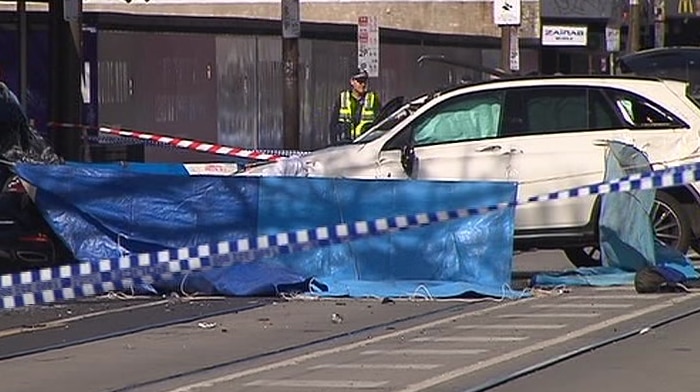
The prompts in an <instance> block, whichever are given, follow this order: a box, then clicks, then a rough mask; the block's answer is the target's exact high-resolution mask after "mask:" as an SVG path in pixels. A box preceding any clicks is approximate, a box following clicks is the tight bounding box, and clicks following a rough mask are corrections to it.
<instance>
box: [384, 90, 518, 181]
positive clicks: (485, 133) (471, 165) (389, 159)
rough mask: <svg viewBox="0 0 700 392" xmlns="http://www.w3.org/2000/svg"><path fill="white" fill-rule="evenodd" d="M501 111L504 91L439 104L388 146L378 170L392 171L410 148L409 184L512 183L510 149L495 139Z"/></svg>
mask: <svg viewBox="0 0 700 392" xmlns="http://www.w3.org/2000/svg"><path fill="white" fill-rule="evenodd" d="M503 106H504V92H502V91H494V92H478V93H471V94H465V95H460V96H457V97H452V98H450V99H447V100H445V101H443V102H440V103H439V104H437V105H436V106H435V107H433V108H432V109H431V110H429V111H427V112H426V113H424V114H423V115H422V116H420V117H418V118H417V119H416V120H415V121H413V122H412V124H411V125H410V126H409V127H408V128H407V129H405V130H404V131H403V132H401V133H400V134H399V135H397V136H396V137H395V138H394V139H393V140H392V141H390V142H389V143H387V145H386V146H385V147H384V148H383V151H382V152H381V154H380V157H379V162H380V166H381V167H382V168H383V169H382V170H384V171H387V172H388V171H392V169H391V168H394V171H395V168H396V166H397V161H398V160H399V159H400V155H401V153H400V149H401V147H402V146H405V145H412V146H413V152H414V160H413V168H412V170H411V173H410V177H411V178H414V179H429V180H508V179H511V178H510V177H511V173H510V150H511V148H510V146H508V145H505V144H503V143H502V142H501V141H500V140H499V139H498V136H499V133H500V129H501V122H502V117H503ZM392 163H393V164H392ZM384 177H386V176H384Z"/></svg>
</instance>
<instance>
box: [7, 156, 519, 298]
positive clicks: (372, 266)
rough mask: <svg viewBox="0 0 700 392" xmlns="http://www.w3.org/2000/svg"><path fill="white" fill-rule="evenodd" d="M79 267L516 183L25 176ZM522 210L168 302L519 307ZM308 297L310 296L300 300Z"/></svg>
mask: <svg viewBox="0 0 700 392" xmlns="http://www.w3.org/2000/svg"><path fill="white" fill-rule="evenodd" d="M17 171H18V174H19V175H20V176H21V177H22V178H23V179H25V180H26V181H28V182H29V183H31V184H33V185H34V186H36V187H37V194H36V203H37V205H38V207H39V209H40V210H41V211H42V212H43V213H44V215H45V217H46V218H47V221H48V222H49V224H50V225H51V226H52V227H53V229H54V230H55V232H56V233H57V234H58V235H59V236H60V237H61V238H62V239H63V240H64V242H65V243H66V245H67V246H68V247H69V248H70V249H71V250H73V251H74V253H75V255H76V257H77V258H79V259H80V260H89V261H96V260H98V259H100V258H112V257H118V256H121V255H123V254H125V253H130V252H139V253H140V252H153V251H158V250H163V249H174V248H181V247H191V246H196V245H199V244H205V243H212V242H218V241H223V240H233V239H239V238H245V237H255V236H258V235H263V234H265V235H267V234H275V233H280V232H290V231H295V230H301V229H312V228H315V227H319V226H328V225H334V224H337V223H349V222H355V221H362V220H373V219H377V218H381V217H392V216H399V215H411V214H416V213H421V212H436V211H443V210H454V209H459V208H471V207H485V206H493V205H497V204H499V203H510V202H513V201H514V198H515V195H516V188H517V186H516V184H515V183H512V182H437V181H396V180H350V179H327V178H302V177H211V176H197V177H193V176H188V175H186V174H183V173H182V172H181V171H179V170H177V169H176V168H173V167H164V166H162V165H158V164H128V165H99V164H97V165H96V164H70V165H54V166H40V165H19V166H18V167H17ZM513 222H514V210H513V208H512V207H511V208H505V209H502V210H499V211H494V212H490V213H488V214H484V215H478V216H473V217H470V218H465V219H459V220H454V221H450V222H445V223H440V224H434V225H430V226H428V227H422V228H418V229H412V230H408V231H403V232H395V233H391V234H384V235H379V236H374V237H371V238H365V239H360V240H356V241H352V242H350V243H346V244H337V245H331V246H327V247H319V248H314V249H310V250H306V251H302V252H297V253H292V254H285V255H275V256H272V257H267V258H262V259H259V260H255V261H253V262H249V263H236V264H234V265H232V266H230V267H226V268H221V269H216V270H212V271H205V272H201V273H193V274H189V275H186V276H185V277H184V281H183V280H182V279H183V278H180V279H179V280H170V281H160V282H157V283H156V284H154V288H155V289H157V290H171V289H177V288H184V289H186V291H187V292H195V291H196V292H200V293H211V294H223V295H266V294H274V293H277V292H279V291H280V290H285V289H294V290H297V291H300V288H304V289H305V290H307V291H312V292H314V293H316V294H319V295H342V296H381V297H385V296H407V295H414V294H416V293H419V294H420V292H421V291H422V293H423V294H425V295H430V296H433V297H453V296H462V295H467V294H477V295H488V296H498V297H501V296H513V295H516V293H513V292H511V291H510V290H509V289H508V285H509V283H510V279H511V272H512V249H513V229H514V227H513ZM301 291H304V290H301Z"/></svg>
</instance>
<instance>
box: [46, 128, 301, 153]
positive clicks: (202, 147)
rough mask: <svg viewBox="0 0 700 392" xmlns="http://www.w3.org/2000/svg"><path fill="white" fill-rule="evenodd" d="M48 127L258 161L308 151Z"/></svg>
mask: <svg viewBox="0 0 700 392" xmlns="http://www.w3.org/2000/svg"><path fill="white" fill-rule="evenodd" d="M49 126H50V127H60V128H78V129H92V130H97V131H98V132H100V133H102V134H105V135H110V136H113V137H120V138H125V139H136V140H139V141H141V142H145V143H149V142H150V143H155V144H160V145H163V146H167V147H173V148H177V149H184V150H191V151H197V152H202V153H207V154H215V155H222V156H230V157H236V158H244V159H250V160H258V161H278V160H280V159H282V158H284V157H288V156H291V155H305V154H308V152H305V151H292V150H269V149H268V150H260V149H258V150H251V149H246V148H242V147H233V146H226V145H223V144H215V143H208V142H203V141H199V140H193V139H184V138H179V137H175V136H167V135H159V134H154V133H149V132H142V131H135V130H128V129H122V128H113V127H108V126H98V127H94V126H87V125H76V124H68V123H49ZM88 139H91V140H95V138H94V136H93V137H90V136H88ZM98 141H104V138H98Z"/></svg>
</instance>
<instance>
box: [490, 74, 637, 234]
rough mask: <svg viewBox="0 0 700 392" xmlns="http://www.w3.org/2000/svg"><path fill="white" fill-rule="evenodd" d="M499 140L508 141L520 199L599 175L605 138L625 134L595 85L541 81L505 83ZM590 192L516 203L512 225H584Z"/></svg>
mask: <svg viewBox="0 0 700 392" xmlns="http://www.w3.org/2000/svg"><path fill="white" fill-rule="evenodd" d="M505 113H506V116H505V120H504V121H505V124H504V126H503V133H504V138H503V139H502V140H503V142H504V143H506V144H508V145H510V146H512V148H513V151H514V152H517V154H515V155H513V159H512V161H511V165H512V172H513V176H514V177H515V178H516V179H517V180H519V184H520V185H519V190H518V198H519V200H525V199H527V198H528V197H531V196H538V195H543V194H548V193H551V192H557V191H562V190H567V189H570V188H575V187H580V186H584V185H589V184H592V183H597V182H599V181H602V180H603V178H604V174H605V152H606V148H605V144H604V141H606V140H619V141H627V140H629V133H628V131H627V130H626V129H625V125H624V124H623V123H622V121H621V119H620V118H619V116H618V115H617V114H616V113H615V110H614V108H613V107H612V105H611V104H610V103H609V102H608V101H607V100H606V98H605V96H604V94H603V93H602V92H601V90H600V89H596V88H589V87H586V86H575V85H574V86H541V87H527V88H518V89H510V90H508V92H507V96H506V105H505ZM594 203H595V197H594V196H587V197H577V198H565V199H559V200H553V201H546V202H537V203H528V204H525V205H522V206H520V207H518V209H517V213H516V227H517V228H518V229H519V230H523V229H531V230H536V229H542V228H547V229H552V228H562V229H564V228H574V227H581V226H584V225H586V224H587V223H588V222H589V220H590V218H591V213H592V211H593V206H594Z"/></svg>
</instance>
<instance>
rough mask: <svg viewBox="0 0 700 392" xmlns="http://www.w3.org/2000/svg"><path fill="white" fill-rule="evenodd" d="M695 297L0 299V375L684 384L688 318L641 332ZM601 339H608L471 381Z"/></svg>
mask: <svg viewBox="0 0 700 392" xmlns="http://www.w3.org/2000/svg"><path fill="white" fill-rule="evenodd" d="M565 268H571V265H570V264H569V263H568V262H567V261H566V260H564V258H563V257H562V254H561V253H559V252H538V253H535V254H527V255H521V256H518V257H517V258H516V270H517V271H519V272H528V271H539V270H543V271H551V270H561V269H565ZM696 307H700V294H695V293H693V294H670V295H653V296H640V295H637V294H635V293H634V291H632V290H630V289H629V288H612V289H590V288H572V289H571V291H570V292H548V293H540V295H538V296H536V297H533V298H530V299H521V300H517V301H481V302H466V301H427V300H423V301H388V302H387V301H384V302H383V301H380V300H349V299H343V300H323V301H318V300H317V301H309V300H306V301H289V302H286V301H282V300H281V299H271V298H268V299H256V298H227V299H209V300H207V299H195V300H192V299H186V298H141V299H116V298H95V299H91V300H86V301H80V302H73V303H69V304H61V305H58V306H53V307H44V308H38V307H35V308H30V309H25V310H17V311H12V312H4V313H0V358H4V359H1V360H0V361H1V362H0V363H1V364H2V365H1V366H0V379H2V380H3V384H2V385H3V387H2V390H3V391H13V392H14V391H18V392H19V391H32V392H34V391H45V390H61V391H86V392H92V391H109V392H121V391H134V392H156V391H158V392H192V391H202V392H223V391H261V392H267V391H271V392H272V391H294V390H304V391H357V390H374V391H405V392H408V391H423V390H425V391H445V392H446V391H460V392H461V391H469V392H477V391H479V392H480V391H482V390H484V391H486V390H494V391H510V390H513V391H515V390H516V389H515V388H517V390H518V391H530V390H538V391H549V390H552V391H553V390H557V391H560V390H562V389H563V388H565V389H566V390H567V391H572V392H578V391H581V392H583V391H584V390H585V391H589V390H595V388H594V387H598V388H604V390H610V391H628V390H629V391H631V390H633V389H632V388H635V389H634V390H657V389H660V386H661V385H662V384H663V385H667V387H666V388H665V390H673V391H686V390H687V391H694V390H696V389H697V387H696V385H697V382H698V381H700V376H699V377H695V376H694V375H695V374H696V371H695V370H696V369H697V366H696V365H697V364H696V363H695V362H697V359H693V354H694V351H695V350H697V349H698V344H697V340H696V339H694V335H693V332H692V329H695V328H698V327H700V325H699V323H698V318H697V316H690V317H688V318H685V319H681V320H679V321H675V322H673V323H670V322H669V323H666V324H664V325H658V326H657V327H655V328H652V329H650V330H648V332H647V333H644V334H639V333H638V332H639V331H641V330H643V329H644V328H646V327H648V326H655V324H659V323H660V322H663V323H665V322H666V321H668V320H669V318H670V317H675V316H678V315H682V314H684V313H687V312H690V311H693V310H695V308H696ZM334 315H336V316H335V317H334ZM625 335H629V336H625ZM621 337H626V339H624V340H623V339H621ZM606 340H609V341H610V340H619V341H617V342H616V343H615V344H613V345H609V346H605V347H601V348H599V349H597V350H594V351H592V352H586V353H582V354H581V355H578V356H573V357H572V358H571V359H568V360H566V361H563V362H561V363H553V364H551V366H549V367H544V368H543V369H542V370H537V371H534V372H533V373H532V374H530V375H527V376H526V377H522V378H518V379H515V380H513V381H509V382H508V383H506V384H504V385H502V386H499V387H496V388H495V389H494V388H491V389H489V388H486V389H483V388H482V389H479V388H481V387H482V386H489V385H492V384H493V382H494V380H499V379H502V378H503V377H505V376H508V375H513V374H517V372H518V371H520V370H522V369H526V368H528V367H532V366H539V365H542V364H543V363H546V362H547V361H551V359H552V358H557V357H558V356H567V355H571V353H576V350H581V349H582V348H586V347H589V348H590V347H594V346H595V345H596V344H600V343H601V342H604V341H606ZM76 343H79V344H76ZM61 346H64V347H63V348H60V347H61ZM47 348H50V350H45V349H47ZM42 349H44V350H45V351H42ZM585 351H589V350H585ZM32 352H33V354H30V355H26V354H28V353H32ZM654 365H656V368H654ZM593 379H594V381H592V380H593ZM637 380H640V381H639V382H636V381H637ZM662 380H666V383H664V382H663V381H662ZM669 380H670V381H672V383H671V384H668V382H669ZM635 385H636V387H635ZM645 386H654V387H653V388H652V387H650V388H646V387H645Z"/></svg>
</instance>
